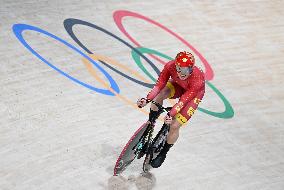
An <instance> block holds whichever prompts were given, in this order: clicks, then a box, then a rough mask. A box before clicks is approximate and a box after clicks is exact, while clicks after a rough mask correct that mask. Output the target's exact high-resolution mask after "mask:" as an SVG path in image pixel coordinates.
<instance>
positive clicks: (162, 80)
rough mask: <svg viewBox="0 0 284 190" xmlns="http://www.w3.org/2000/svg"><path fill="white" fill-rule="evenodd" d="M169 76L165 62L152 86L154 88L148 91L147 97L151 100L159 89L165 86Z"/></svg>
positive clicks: (167, 65)
mask: <svg viewBox="0 0 284 190" xmlns="http://www.w3.org/2000/svg"><path fill="white" fill-rule="evenodd" d="M169 78H170V70H169V64H166V65H165V66H164V68H163V70H162V72H161V73H160V75H159V78H158V80H157V82H156V84H155V86H154V88H153V89H152V90H151V91H150V92H149V93H148V95H147V99H149V100H153V99H154V98H155V97H156V96H157V95H158V94H159V93H160V91H161V90H162V89H163V88H164V87H165V86H166V84H167V82H168V80H169Z"/></svg>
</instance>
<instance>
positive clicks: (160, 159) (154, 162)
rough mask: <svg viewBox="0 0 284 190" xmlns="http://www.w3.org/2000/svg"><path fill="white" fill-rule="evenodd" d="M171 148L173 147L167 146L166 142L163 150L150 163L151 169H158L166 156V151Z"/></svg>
mask: <svg viewBox="0 0 284 190" xmlns="http://www.w3.org/2000/svg"><path fill="white" fill-rule="evenodd" d="M172 146H173V144H168V143H167V142H166V143H165V145H164V147H163V149H162V150H161V152H160V153H159V154H158V156H157V157H156V158H155V159H154V160H152V161H151V166H152V167H153V168H158V167H160V166H161V165H162V163H163V162H164V161H165V159H166V155H167V153H168V151H169V150H170V148H171V147H172Z"/></svg>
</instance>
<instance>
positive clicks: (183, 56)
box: [175, 51, 195, 67]
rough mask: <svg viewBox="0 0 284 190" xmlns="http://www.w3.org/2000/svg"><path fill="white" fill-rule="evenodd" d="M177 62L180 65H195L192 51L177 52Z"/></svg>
mask: <svg viewBox="0 0 284 190" xmlns="http://www.w3.org/2000/svg"><path fill="white" fill-rule="evenodd" d="M175 62H176V65H178V66H180V67H193V66H194V64H195V59H194V56H193V55H192V53H189V52H186V51H183V52H179V53H178V54H177V56H176V60H175Z"/></svg>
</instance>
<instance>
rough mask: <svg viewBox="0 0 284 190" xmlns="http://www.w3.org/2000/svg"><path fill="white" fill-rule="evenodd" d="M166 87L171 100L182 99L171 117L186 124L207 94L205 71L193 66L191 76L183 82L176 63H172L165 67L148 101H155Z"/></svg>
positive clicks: (171, 112) (175, 106)
mask: <svg viewBox="0 0 284 190" xmlns="http://www.w3.org/2000/svg"><path fill="white" fill-rule="evenodd" d="M165 86H167V87H168V88H169V89H170V91H171V93H170V96H169V98H171V99H175V98H180V99H179V102H178V103H176V104H175V105H174V107H173V108H172V109H171V111H170V113H169V114H170V116H172V117H175V118H176V119H177V121H178V122H179V123H180V124H184V123H186V122H187V121H188V120H189V119H190V118H191V116H192V115H193V114H194V111H195V110H196V108H197V107H198V104H199V103H200V101H201V100H202V98H203V96H204V93H205V79H204V73H203V71H202V70H201V69H199V68H198V67H196V66H193V71H192V73H191V75H190V76H189V77H188V78H187V79H185V80H181V79H180V78H179V77H178V74H177V71H176V66H175V61H174V60H173V61H170V62H168V63H167V64H166V65H165V66H164V69H163V70H162V72H161V73H160V76H159V78H158V80H157V83H156V85H155V86H154V88H153V89H152V90H151V91H150V92H149V94H148V95H147V99H150V100H153V99H154V98H155V97H156V96H157V95H158V94H159V93H160V91H161V90H162V89H163V88H164V87H165Z"/></svg>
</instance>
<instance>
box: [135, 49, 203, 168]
mask: <svg viewBox="0 0 284 190" xmlns="http://www.w3.org/2000/svg"><path fill="white" fill-rule="evenodd" d="M204 93H205V78H204V73H203V71H202V70H201V69H200V68H198V67H196V66H195V59H194V56H193V55H192V54H191V53H189V52H186V51H183V52H179V53H178V54H177V55H176V57H175V59H174V60H172V61H169V62H168V63H167V64H166V65H165V66H164V68H163V70H162V71H161V73H160V75H159V78H158V80H157V82H156V84H155V86H154V87H153V89H152V90H151V91H150V92H149V93H148V95H147V97H146V98H140V99H139V100H138V101H137V105H138V107H140V108H141V107H144V106H146V105H147V103H148V102H149V100H154V101H156V102H157V103H159V104H161V105H162V104H163V100H165V99H167V98H170V99H176V98H179V101H178V102H177V103H176V104H175V105H174V106H173V108H172V109H171V111H170V112H169V114H167V115H166V116H165V118H164V123H165V124H167V125H170V131H169V134H168V136H167V141H166V143H165V145H164V147H163V149H162V150H161V152H160V153H159V154H158V156H157V157H156V158H155V159H154V160H152V162H151V166H152V167H153V168H158V167H160V166H161V165H162V163H163V162H164V160H165V158H166V154H167V152H168V151H169V150H170V148H171V147H172V146H173V145H174V143H175V142H176V141H177V139H178V137H179V129H180V127H181V126H182V125H184V124H185V123H186V122H187V121H188V120H189V119H190V118H191V116H192V115H193V114H194V111H195V110H196V109H197V107H198V104H199V103H200V101H201V100H202V98H203V96H204ZM157 110H158V108H157V107H156V106H155V105H154V104H153V103H152V104H151V108H150V113H149V118H155V119H157V118H158V117H159V114H160V113H158V111H157Z"/></svg>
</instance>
